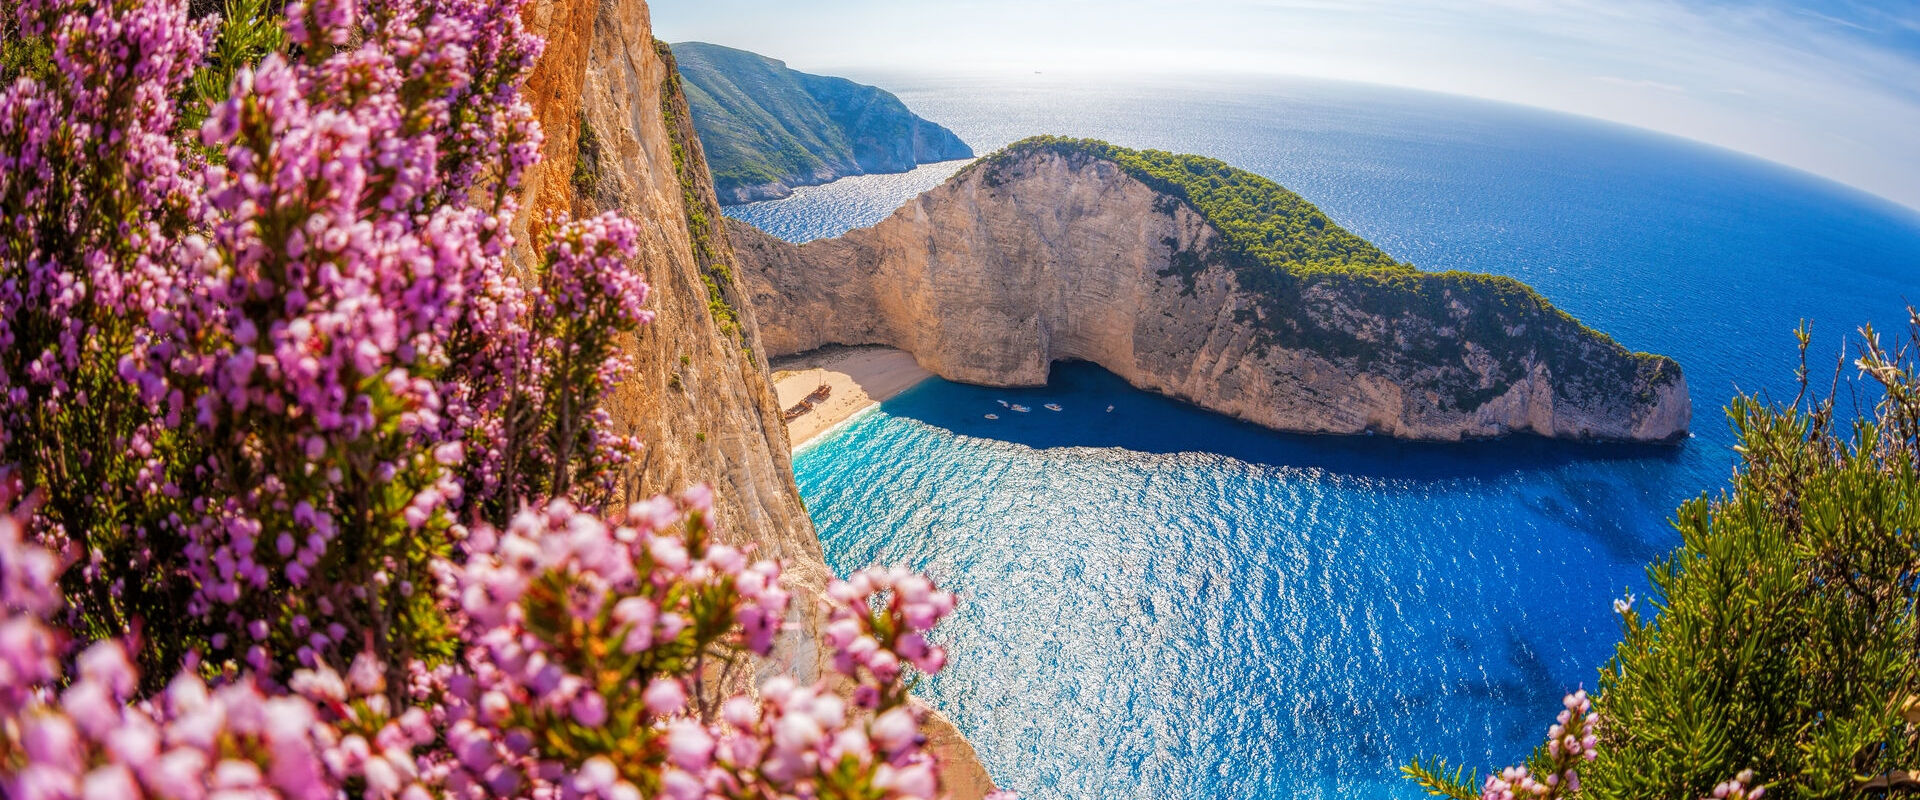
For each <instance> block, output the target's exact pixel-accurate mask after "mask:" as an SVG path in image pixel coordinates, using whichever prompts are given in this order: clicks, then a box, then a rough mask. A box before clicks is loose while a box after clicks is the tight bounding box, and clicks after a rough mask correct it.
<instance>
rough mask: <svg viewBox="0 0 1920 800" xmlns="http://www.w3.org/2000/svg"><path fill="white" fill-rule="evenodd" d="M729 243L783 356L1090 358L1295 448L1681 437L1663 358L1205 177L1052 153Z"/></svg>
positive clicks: (1680, 385) (1279, 194) (1214, 164)
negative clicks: (876, 209)
mask: <svg viewBox="0 0 1920 800" xmlns="http://www.w3.org/2000/svg"><path fill="white" fill-rule="evenodd" d="M728 232H729V237H730V238H731V240H732V243H733V247H734V250H735V252H736V253H737V255H738V257H739V264H740V268H741V272H742V277H743V278H744V280H745V282H746V285H747V287H748V288H749V291H750V294H751V297H752V304H753V306H754V308H755V310H756V312H757V318H758V321H759V325H760V335H761V342H762V346H763V347H765V348H766V351H767V353H768V354H769V355H771V356H776V357H777V356H782V355H786V354H791V353H796V352H802V351H807V350H811V349H814V348H818V347H821V346H824V345H831V344H843V345H861V344H881V345H888V346H891V347H897V348H900V349H903V350H906V351H908V352H910V353H913V354H914V356H915V357H916V359H917V360H918V361H919V362H920V364H921V365H922V366H924V367H926V368H927V369H928V370H931V371H932V372H934V373H935V374H938V375H940V376H942V377H945V378H948V379H951V380H956V381H963V382H967V383H974V384H983V385H996V386H1030V385H1038V384H1041V383H1044V382H1045V381H1046V379H1047V373H1048V369H1049V367H1050V365H1051V364H1053V363H1054V362H1056V361H1064V360H1084V361H1090V362H1093V363H1095V364H1098V365H1100V366H1101V367H1104V368H1106V369H1107V370H1110V371H1112V372H1114V373H1115V374H1117V375H1119V376H1121V377H1122V378H1124V379H1126V380H1127V381H1128V382H1129V383H1131V384H1133V385H1134V386H1136V387H1139V388H1141V389H1145V390H1148V391H1154V392H1158V393H1161V394H1164V395H1168V396H1171V397H1175V398H1178V399H1181V400H1184V401H1187V402H1191V403H1194V404H1196V405H1199V406H1201V407H1204V408H1207V409H1211V410H1214V411H1218V412H1221V413H1224V414H1228V415H1231V416H1234V417H1238V418H1240V419H1244V420H1248V421H1250V422H1254V423H1257V424H1260V425H1264V426H1266V427H1269V428H1272V429H1275V430H1282V431H1294V432H1301V433H1330V434H1362V433H1377V434H1381V435H1387V436H1395V437H1401V438H1407V439H1420V440H1441V441H1456V440H1462V439H1475V438H1488V437H1498V436H1504V435H1509V434H1536V435H1539V436H1546V437H1553V438H1562V439H1581V440H1613V441H1634V442H1673V441H1677V440H1679V439H1682V438H1684V437H1685V436H1686V432H1687V427H1688V424H1689V422H1690V417H1691V406H1690V403H1689V400H1688V395H1687V385H1686V380H1685V378H1684V376H1683V375H1682V374H1681V370H1680V366H1679V364H1677V363H1676V362H1674V361H1673V360H1672V359H1670V358H1666V357H1664V356H1657V355H1650V354H1646V353H1636V352H1632V351H1629V350H1627V349H1626V348H1625V347H1622V346H1621V345H1620V344H1618V343H1616V342H1614V341H1613V340H1612V339H1610V338H1608V337H1607V336H1606V335H1604V334H1602V333H1599V332H1597V331H1594V330H1593V329H1591V328H1588V327H1586V326H1585V325H1582V324H1581V323H1580V322H1579V321H1578V320H1575V319H1574V318H1573V317H1572V316H1570V315H1568V314H1567V313H1565V312H1563V311H1561V310H1559V309H1557V308H1554V307H1553V306H1552V305H1551V304H1549V303H1548V302H1547V301H1546V300H1545V299H1543V298H1542V297H1540V295H1539V294H1537V293H1536V292H1534V291H1533V290H1532V289H1530V288H1528V287H1527V286H1526V285H1525V284H1522V283H1520V282H1519V281H1516V280H1513V279H1510V278H1504V277H1498V276H1491V275H1480V274H1472V273H1462V272H1442V273H1435V272H1425V271H1421V270H1418V269H1416V268H1414V267H1412V266H1411V265H1408V264H1404V263H1400V262H1398V261H1396V260H1394V259H1393V258H1392V257H1391V256H1389V255H1387V254H1386V253H1385V252H1382V251H1381V250H1379V249H1378V248H1376V247H1374V246H1373V245H1372V244H1369V243H1368V242H1366V241H1365V240H1362V239H1360V238H1359V237H1357V236H1354V235H1353V234H1351V233H1349V232H1347V231H1346V230H1344V229H1342V228H1340V227H1339V226H1338V225H1337V224H1335V223H1334V222H1333V221H1332V220H1331V219H1328V218H1327V216H1326V215H1325V214H1323V213H1321V212H1320V211H1319V210H1318V209H1316V208H1314V207H1313V206H1312V205H1311V204H1310V203H1308V202H1306V201H1305V200H1303V199H1301V198H1300V197H1299V196H1298V195H1295V194H1293V193H1292V192H1289V191H1287V190H1285V189H1284V188H1281V187H1280V186H1279V185H1277V184H1275V183H1273V182H1272V181H1269V180H1267V179H1265V178H1261V177H1259V176H1257V175H1253V174H1251V173H1248V172H1245V171H1243V170H1238V169H1235V168H1233V167H1231V166H1228V165H1226V164H1224V163H1221V162H1219V161H1215V160H1212V159H1206V158H1201V157H1198V156H1182V155H1174V154H1170V153H1162V152H1157V151H1134V150H1128V149H1125V148H1120V147H1115V146H1113V145H1109V144H1106V143H1103V142H1095V141H1088V140H1069V139H1059V138H1052V137H1040V138H1035V139H1029V140H1026V141H1023V142H1020V143H1016V144H1014V145H1012V146H1010V147H1008V148H1007V149H1006V150H1003V151H1001V152H1000V153H997V154H995V155H993V156H990V157H988V158H985V159H982V160H981V161H979V162H976V163H975V164H973V165H972V166H970V167H968V168H967V169H965V170H963V171H962V172H961V173H960V174H958V175H956V176H954V178H953V179H951V180H949V181H948V182H947V183H945V184H943V185H941V186H939V187H937V188H935V189H933V190H931V191H928V192H926V193H924V194H922V195H920V196H919V197H917V198H915V199H914V200H912V201H910V202H908V203H907V204H906V205H905V206H903V207H902V208H900V209H899V210H898V211H896V212H895V213H894V214H893V215H892V216H891V217H889V218H888V219H886V220H885V221H883V222H881V223H880V224H879V225H877V226H874V227H872V228H865V229H860V230H856V231H852V232H850V233H848V234H846V235H844V236H841V237H839V238H836V239H829V240H821V241H815V242H810V243H807V244H804V245H793V244H790V243H787V242H784V241H780V240H778V239H775V238H773V237H771V236H768V235H766V234H764V233H762V232H760V231H758V230H756V229H754V228H752V227H751V226H749V225H746V224H744V223H740V222H738V221H732V220H730V221H729V222H728Z"/></svg>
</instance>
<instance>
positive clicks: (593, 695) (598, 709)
mask: <svg viewBox="0 0 1920 800" xmlns="http://www.w3.org/2000/svg"><path fill="white" fill-rule="evenodd" d="M569 708H571V709H572V711H573V721H574V722H578V723H580V724H581V725H584V726H586V727H589V728H598V727H600V726H601V725H604V724H606V722H607V701H606V699H605V698H603V697H601V696H600V694H599V693H598V692H594V691H592V690H588V691H585V692H581V693H580V695H579V696H578V697H575V698H573V703H572V704H571V705H570V706H569Z"/></svg>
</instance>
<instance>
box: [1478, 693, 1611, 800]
mask: <svg viewBox="0 0 1920 800" xmlns="http://www.w3.org/2000/svg"><path fill="white" fill-rule="evenodd" d="M1561 704H1562V705H1564V706H1565V708H1564V709H1563V710H1561V712H1560V716H1559V717H1558V718H1557V719H1555V721H1554V723H1553V725H1552V726H1551V727H1549V728H1547V746H1546V751H1547V752H1546V757H1547V762H1548V767H1547V768H1546V769H1544V770H1541V774H1535V773H1534V772H1533V771H1532V770H1530V769H1529V768H1528V767H1524V766H1518V767H1507V768H1506V769H1503V770H1501V771H1500V772H1499V773H1497V774H1494V775H1489V776H1487V783H1486V786H1485V787H1484V788H1483V789H1482V790H1481V793H1480V796H1481V798H1482V800H1527V799H1528V798H1539V799H1540V800H1552V798H1561V797H1572V796H1574V795H1576V794H1578V793H1579V792H1580V773H1579V772H1578V767H1579V766H1580V765H1582V764H1584V763H1586V762H1589V761H1592V760H1594V759H1595V758H1596V757H1598V756H1599V754H1600V753H1599V750H1598V749H1597V748H1598V746H1599V743H1600V715H1599V714H1597V713H1594V711H1593V701H1592V700H1590V699H1588V698H1587V693H1586V691H1585V690H1584V689H1583V690H1581V691H1577V692H1574V693H1573V694H1570V695H1567V696H1566V698H1564V699H1563V700H1562V701H1561Z"/></svg>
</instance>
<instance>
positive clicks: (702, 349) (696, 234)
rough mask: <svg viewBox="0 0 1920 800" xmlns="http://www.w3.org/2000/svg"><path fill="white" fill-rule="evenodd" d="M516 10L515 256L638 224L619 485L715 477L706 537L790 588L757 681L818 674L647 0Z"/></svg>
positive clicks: (757, 381) (769, 401)
mask: <svg viewBox="0 0 1920 800" xmlns="http://www.w3.org/2000/svg"><path fill="white" fill-rule="evenodd" d="M525 20H526V22H527V24H528V25H529V27H530V28H531V29H532V30H533V31H534V32H536V33H538V34H540V35H542V36H545V37H546V38H547V41H548V45H547V49H546V51H545V53H544V54H543V56H542V58H541V61H540V63H539V65H538V66H537V67H536V69H535V73H534V75H533V76H532V77H531V78H530V80H529V81H528V85H527V90H526V96H527V98H528V100H529V101H530V102H531V103H533V105H534V110H535V114H536V115H537V116H538V117H539V119H540V122H541V125H542V128H543V130H544V131H545V132H546V141H545V143H544V145H543V148H544V150H543V161H542V163H541V164H540V165H538V166H537V167H536V168H535V169H534V170H533V171H532V172H531V173H530V174H529V175H528V176H527V180H526V182H525V185H524V190H523V193H522V197H521V208H522V213H521V215H520V218H519V219H518V220H516V222H515V228H516V234H517V235H518V237H519V240H520V241H521V242H522V243H523V245H522V247H523V250H522V251H521V252H520V253H518V255H519V256H520V257H521V258H522V262H521V263H526V262H525V261H524V259H525V257H526V251H525V250H524V248H525V246H526V245H525V244H524V243H525V242H527V241H529V235H530V234H532V235H537V233H538V230H539V226H540V224H541V223H540V220H542V219H544V218H545V216H546V214H547V213H548V212H552V211H566V212H571V213H572V214H574V215H575V216H584V215H592V214H598V213H601V212H603V211H616V212H619V213H621V214H623V215H625V216H626V217H628V218H630V219H633V220H635V221H636V222H638V223H639V224H640V229H641V232H642V238H643V245H642V252H643V255H642V257H641V258H640V259H639V261H638V262H637V263H636V264H635V265H634V268H635V269H640V270H643V271H644V272H645V273H646V277H647V281H648V283H649V284H651V286H652V293H651V296H650V298H649V301H648V302H649V305H650V307H651V308H652V309H653V310H654V312H655V313H656V316H655V318H654V321H653V322H652V323H651V324H649V325H646V326H644V327H643V329H642V330H641V332H640V334H639V335H637V336H636V337H635V338H634V339H633V341H632V342H630V344H629V346H630V347H631V348H632V353H633V354H634V356H635V358H636V360H637V362H638V370H637V371H636V372H635V373H634V374H633V375H631V376H630V377H628V378H627V379H626V380H625V382H623V383H622V384H621V385H620V386H619V387H618V388H617V389H616V390H615V392H614V394H613V396H612V397H611V398H610V399H609V406H610V408H609V410H610V412H611V413H612V415H613V417H614V420H615V422H616V424H617V425H620V426H622V427H623V428H624V431H623V432H625V433H628V434H631V435H637V436H639V437H640V438H641V440H642V441H644V442H645V443H646V450H645V453H644V454H643V456H642V458H641V460H640V463H639V464H637V465H636V467H635V469H634V470H633V471H632V473H631V474H630V476H629V482H628V486H627V488H626V491H627V493H628V495H629V496H633V497H645V496H651V495H653V494H657V493H663V492H677V491H680V490H682V489H685V488H686V487H688V486H689V485H692V484H694V483H696V482H706V483H708V484H710V485H712V487H713V490H714V499H715V516H716V519H715V520H714V523H715V527H716V531H717V533H718V535H719V536H720V537H721V538H722V539H724V540H726V541H729V542H732V543H735V544H745V545H750V546H752V547H753V548H754V551H755V553H756V554H759V555H763V556H769V557H775V558H779V559H781V560H782V561H783V562H784V563H785V564H786V567H787V571H786V574H785V577H784V580H785V582H786V584H787V586H788V588H790V589H791V590H793V592H794V601H793V606H792V608H793V611H792V618H791V619H790V620H789V622H790V623H791V629H790V631H789V633H788V634H787V635H785V636H783V637H782V639H781V641H780V644H779V645H778V649H777V651H776V653H775V654H774V657H773V658H771V659H768V660H767V661H766V662H765V663H764V664H763V667H762V669H761V675H762V677H765V676H767V675H768V674H770V673H790V674H793V675H795V676H797V677H799V678H800V679H802V680H812V679H814V678H816V677H819V676H821V675H823V674H824V672H825V667H826V665H825V662H824V657H825V654H824V653H822V652H821V649H820V648H819V647H818V645H817V642H818V641H819V636H818V631H819V625H820V624H821V619H820V616H819V615H818V614H817V613H816V612H817V610H818V609H819V607H820V606H819V602H818V600H819V598H820V595H821V593H822V592H824V590H825V587H826V584H827V581H828V580H830V579H831V578H832V573H831V571H829V570H828V568H827V565H826V561H825V558H824V557H823V555H822V553H821V549H820V542H819V539H818V538H817V537H816V536H815V534H814V530H813V525H812V522H811V521H810V520H809V519H808V517H807V513H806V509H805V507H804V506H803V505H802V504H801V501H800V494H799V489H798V488H797V487H796V486H795V485H794V481H793V469H792V453H791V448H790V446H789V444H788V441H787V432H786V426H785V425H784V423H782V421H781V419H780V413H779V408H778V407H777V405H776V403H775V400H774V395H773V391H772V383H771V380H770V377H769V375H768V372H767V366H766V360H765V357H764V355H763V354H764V353H765V349H764V347H763V346H762V344H761V342H760V334H759V329H758V326H757V324H756V322H755V319H754V313H753V309H752V308H751V307H750V306H749V305H748V303H747V301H746V292H745V291H744V289H743V288H742V286H741V285H740V283H739V281H738V279H737V278H735V277H734V276H733V273H732V272H731V271H730V269H729V266H728V265H729V264H730V263H731V262H732V261H733V254H732V251H731V250H730V249H729V248H728V245H727V240H726V237H725V235H724V232H723V231H722V230H721V229H720V228H719V227H718V226H719V222H718V221H719V219H720V208H719V203H718V201H717V200H716V199H715V197H714V191H713V185H712V181H711V179H710V178H709V177H708V175H707V170H706V162H705V160H704V157H703V156H702V155H701V153H700V145H699V142H698V140H697V139H696V137H695V136H694V132H693V126H692V122H691V115H690V114H689V113H688V111H687V107H686V101H685V99H684V97H683V96H682V95H681V94H680V92H679V86H678V79H677V77H676V76H675V74H674V72H673V65H672V62H671V59H670V57H669V56H668V55H667V54H666V53H665V52H664V47H659V48H656V43H655V41H654V38H653V33H652V30H651V26H650V22H649V17H648V9H647V5H646V3H645V2H643V0H535V2H534V3H532V4H531V5H530V6H529V8H528V9H527V11H526V17H525ZM586 130H590V131H591V135H586V134H583V131H586ZM583 165H584V166H583ZM709 282H711V284H712V286H711V288H710V287H709ZM736 688H744V687H736ZM928 734H929V738H930V739H933V740H938V741H942V742H946V743H947V744H946V746H945V747H944V748H943V749H941V750H938V751H936V755H937V756H938V757H940V758H941V760H942V762H943V763H945V764H949V765H950V767H948V768H946V769H948V770H950V771H951V772H952V774H954V775H956V776H963V777H964V778H965V779H966V781H969V782H981V781H984V776H985V771H984V770H983V769H982V768H981V767H980V765H979V763H978V761H977V759H975V758H974V755H973V750H972V748H971V747H969V746H968V745H967V744H966V741H965V740H964V739H963V738H961V737H960V735H959V734H958V732H957V731H955V730H954V729H953V728H952V725H951V724H950V723H947V722H946V721H945V719H944V718H936V719H934V720H931V721H930V722H929V725H928ZM985 785H986V787H987V790H990V789H991V782H985ZM968 787H971V788H968ZM961 789H965V790H964V791H961V790H956V791H954V792H952V793H951V794H950V796H951V797H953V798H955V800H972V799H973V798H977V797H980V796H981V795H983V794H984V793H985V791H986V790H981V789H979V787H978V786H974V785H973V783H966V784H963V785H962V786H961Z"/></svg>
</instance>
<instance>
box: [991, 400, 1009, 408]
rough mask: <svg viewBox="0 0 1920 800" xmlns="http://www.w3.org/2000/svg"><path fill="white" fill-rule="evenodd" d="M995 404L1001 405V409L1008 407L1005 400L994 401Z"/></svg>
mask: <svg viewBox="0 0 1920 800" xmlns="http://www.w3.org/2000/svg"><path fill="white" fill-rule="evenodd" d="M994 402H996V403H999V404H1000V407H1001V408H1006V407H1007V401H1005V400H996V401H994Z"/></svg>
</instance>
